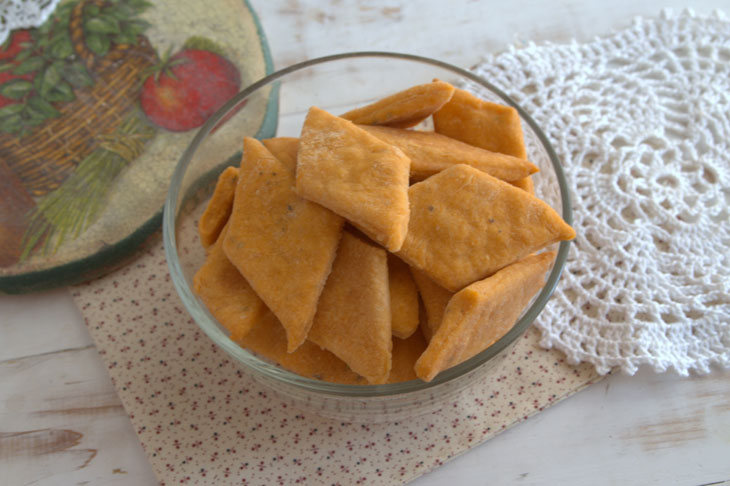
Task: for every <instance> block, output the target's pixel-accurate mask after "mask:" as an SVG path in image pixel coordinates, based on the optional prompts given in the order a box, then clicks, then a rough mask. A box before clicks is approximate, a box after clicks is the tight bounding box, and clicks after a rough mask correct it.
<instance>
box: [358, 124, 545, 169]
mask: <svg viewBox="0 0 730 486" xmlns="http://www.w3.org/2000/svg"><path fill="white" fill-rule="evenodd" d="M362 129H363V130H365V131H367V132H368V133H370V134H372V135H375V136H376V137H378V138H379V139H381V140H382V141H384V142H387V143H389V144H391V145H395V146H396V147H398V148H399V149H401V150H402V151H403V153H404V154H406V156H407V157H408V158H409V159H411V178H413V179H416V180H422V179H425V178H427V177H430V176H432V175H434V174H436V173H438V172H441V171H442V170H444V169H448V168H449V167H451V166H452V165H456V164H467V165H471V166H472V167H474V168H475V169H479V170H481V171H482V172H486V173H487V174H489V175H491V176H494V177H496V178H497V179H502V180H503V181H508V182H509V181H516V180H518V179H522V178H523V177H527V176H529V175H530V174H534V173H535V172H537V171H538V168H537V167H536V166H535V165H534V164H533V163H532V162H530V161H528V160H525V159H519V158H517V157H512V156H511V155H506V154H500V153H497V152H490V151H489V150H484V149H481V148H479V147H474V146H473V145H469V144H467V143H464V142H460V141H458V140H456V139H453V138H451V137H447V136H445V135H441V134H440V133H436V132H424V131H419V130H403V129H401V128H391V127H378V126H372V127H370V126H366V125H362Z"/></svg>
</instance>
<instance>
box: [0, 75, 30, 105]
mask: <svg viewBox="0 0 730 486" xmlns="http://www.w3.org/2000/svg"><path fill="white" fill-rule="evenodd" d="M32 89H33V83H31V82H29V81H26V80H25V79H13V80H10V81H8V82H7V83H5V84H3V85H2V86H0V95H3V96H4V97H6V98H10V99H11V100H19V99H20V98H22V97H23V96H25V95H27V94H28V93H29V92H30V90H32Z"/></svg>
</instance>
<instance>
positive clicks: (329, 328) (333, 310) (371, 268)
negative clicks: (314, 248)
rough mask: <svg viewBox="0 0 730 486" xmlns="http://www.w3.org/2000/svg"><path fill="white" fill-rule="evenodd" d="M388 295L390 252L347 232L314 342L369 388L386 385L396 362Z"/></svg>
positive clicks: (325, 294)
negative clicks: (388, 255)
mask: <svg viewBox="0 0 730 486" xmlns="http://www.w3.org/2000/svg"><path fill="white" fill-rule="evenodd" d="M389 294H390V292H389V291H388V260H387V255H386V252H385V250H383V249H382V248H378V247H376V246H374V245H371V244H369V243H367V242H365V241H364V240H361V239H360V238H358V237H356V236H353V235H352V234H350V233H348V232H347V231H344V232H343V233H342V240H341V241H340V247H339V248H338V250H337V257H336V258H335V262H334V264H333V265H332V273H331V274H330V276H329V278H328V279H327V284H326V285H325V287H324V290H323V291H322V296H321V297H320V299H319V306H318V308H317V315H316V316H315V317H314V324H313V325H312V328H311V329H310V331H309V340H310V341H312V342H314V343H316V344H318V345H320V346H321V347H323V348H325V349H327V350H329V351H332V352H333V353H334V354H335V355H336V356H338V357H339V358H340V359H341V360H342V361H344V362H345V363H347V364H348V365H349V366H350V368H351V369H352V370H353V371H354V372H355V373H357V374H359V375H360V376H364V377H365V378H366V379H367V380H368V381H369V382H370V383H372V384H382V383H385V382H386V380H387V379H388V375H389V373H390V369H391V363H392V361H391V351H392V337H391V326H390V295H389Z"/></svg>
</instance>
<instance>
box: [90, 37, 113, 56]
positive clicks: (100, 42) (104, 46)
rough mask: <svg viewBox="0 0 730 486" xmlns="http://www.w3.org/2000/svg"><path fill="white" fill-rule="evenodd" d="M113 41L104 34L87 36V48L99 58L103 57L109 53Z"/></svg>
mask: <svg viewBox="0 0 730 486" xmlns="http://www.w3.org/2000/svg"><path fill="white" fill-rule="evenodd" d="M110 45H111V41H110V40H109V37H108V36H106V35H103V34H89V35H87V36H86V46H87V47H88V48H89V49H90V50H91V52H93V53H94V54H96V55H97V56H103V55H105V54H106V53H107V52H108V51H109V46H110Z"/></svg>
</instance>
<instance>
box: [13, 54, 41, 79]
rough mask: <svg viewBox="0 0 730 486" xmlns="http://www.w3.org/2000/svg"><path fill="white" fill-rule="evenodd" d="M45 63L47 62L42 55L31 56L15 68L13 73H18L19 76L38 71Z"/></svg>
mask: <svg viewBox="0 0 730 486" xmlns="http://www.w3.org/2000/svg"><path fill="white" fill-rule="evenodd" d="M43 64H45V62H44V61H43V58H42V57H29V58H28V59H26V60H25V61H23V62H21V63H20V64H19V65H18V66H17V67H16V68H15V69H13V74H17V75H18V76H22V75H23V74H29V73H32V72H35V71H38V70H39V69H40V68H42V67H43Z"/></svg>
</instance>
